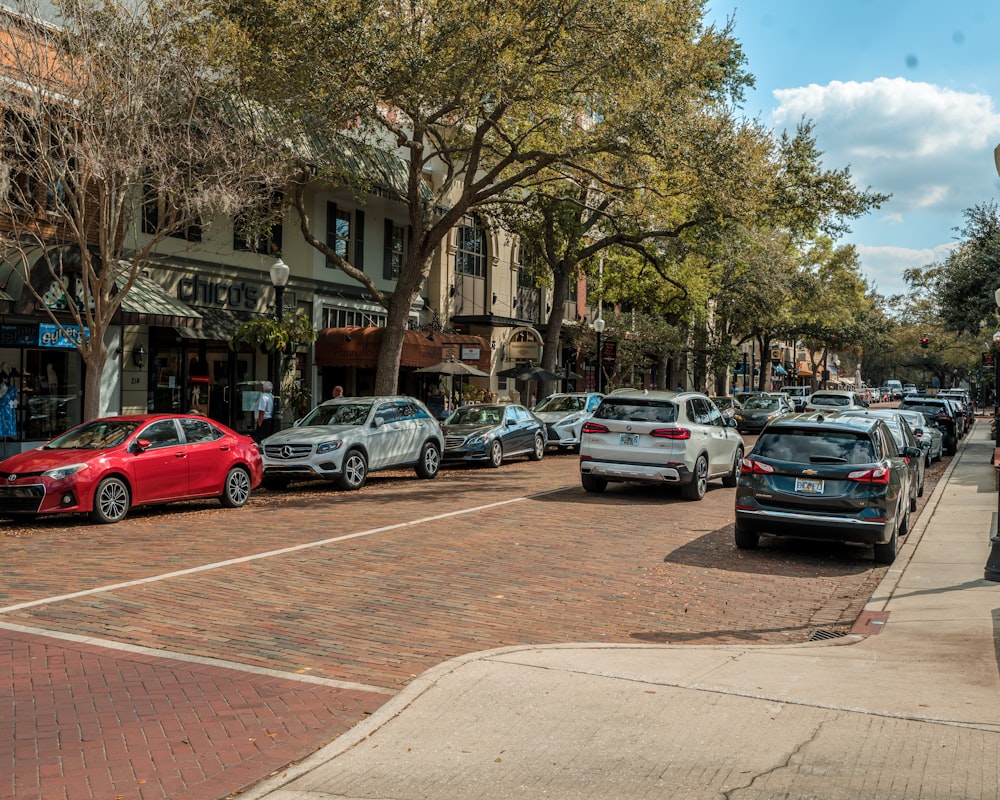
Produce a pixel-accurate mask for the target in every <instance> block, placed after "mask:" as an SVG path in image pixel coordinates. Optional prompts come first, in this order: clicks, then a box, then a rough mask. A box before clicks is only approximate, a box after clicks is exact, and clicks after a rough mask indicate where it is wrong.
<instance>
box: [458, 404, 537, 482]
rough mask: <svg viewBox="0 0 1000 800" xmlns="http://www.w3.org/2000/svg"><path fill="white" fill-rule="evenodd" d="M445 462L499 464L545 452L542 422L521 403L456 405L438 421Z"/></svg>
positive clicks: (535, 456) (496, 465) (535, 457)
mask: <svg viewBox="0 0 1000 800" xmlns="http://www.w3.org/2000/svg"><path fill="white" fill-rule="evenodd" d="M441 430H443V431H444V460H445V461H484V462H486V463H488V464H489V465H490V466H491V467H499V466H500V465H501V464H502V463H503V461H504V459H505V458H510V457H511V456H517V455H527V456H528V458H530V459H531V460H532V461H541V460H542V456H543V455H545V444H546V433H545V423H544V422H542V421H541V420H540V419H539V418H538V417H536V416H535V415H534V414H532V413H531V412H530V411H528V409H526V408H525V407H524V406H519V405H514V404H511V405H507V404H494V405H468V406H462V407H461V408H456V409H455V410H454V411H452V412H451V414H449V415H448V416H447V417H446V418H445V420H444V422H442V423H441Z"/></svg>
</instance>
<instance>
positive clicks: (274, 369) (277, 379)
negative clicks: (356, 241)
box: [268, 258, 288, 432]
mask: <svg viewBox="0 0 1000 800" xmlns="http://www.w3.org/2000/svg"><path fill="white" fill-rule="evenodd" d="M271 285H272V286H273V287H274V318H275V319H276V320H277V321H278V325H279V326H280V325H281V321H282V320H283V319H284V316H285V287H286V286H287V285H288V264H286V263H285V262H284V261H282V260H281V259H280V258H279V259H278V260H277V261H275V262H274V264H272V265H271ZM270 361H271V364H270V367H269V369H268V374H269V375H270V376H271V383H272V384H273V385H274V411H272V425H273V428H272V431H275V432H276V431H278V430H279V429H280V427H281V405H280V403H281V351H280V350H279V349H275V350H272V351H271V354H270Z"/></svg>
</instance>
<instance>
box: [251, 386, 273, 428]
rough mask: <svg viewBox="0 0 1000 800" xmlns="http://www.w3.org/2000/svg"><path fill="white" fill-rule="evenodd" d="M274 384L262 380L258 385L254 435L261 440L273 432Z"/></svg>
mask: <svg viewBox="0 0 1000 800" xmlns="http://www.w3.org/2000/svg"><path fill="white" fill-rule="evenodd" d="M273 390H274V386H273V384H272V383H271V382H270V381H264V382H263V383H262V384H261V386H260V399H259V400H258V401H257V430H256V434H257V435H256V436H255V437H254V438H255V439H256V440H257V441H258V442H260V441H263V440H264V439H266V438H267V437H268V436H270V435H271V434H272V433H273V432H274V395H273V394H271V392H272V391H273Z"/></svg>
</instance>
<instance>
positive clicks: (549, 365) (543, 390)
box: [537, 261, 601, 400]
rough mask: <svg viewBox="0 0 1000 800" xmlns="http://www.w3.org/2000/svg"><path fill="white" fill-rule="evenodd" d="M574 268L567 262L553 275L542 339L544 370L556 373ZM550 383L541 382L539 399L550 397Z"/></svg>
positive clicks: (599, 355)
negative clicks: (548, 308)
mask: <svg viewBox="0 0 1000 800" xmlns="http://www.w3.org/2000/svg"><path fill="white" fill-rule="evenodd" d="M574 271H575V270H573V268H572V267H571V266H570V265H568V264H567V263H566V262H565V261H563V262H561V263H560V264H559V267H558V269H556V270H554V271H553V275H552V278H553V280H552V310H551V311H550V312H549V318H548V321H547V322H546V327H545V337H544V338H543V339H542V342H543V345H542V346H543V349H542V364H541V366H542V367H543V368H544V369H547V370H548V371H549V372H555V371H556V366H557V365H558V363H559V337H560V333H561V332H562V323H563V317H564V316H565V308H566V298H568V297H569V279H570V274H571V273H572V272H574ZM600 361H601V354H600V353H598V354H597V363H598V369H600ZM551 386H552V383H551V382H549V381H539V383H538V389H537V392H538V399H539V400H541V399H542V398H543V397H546V396H548V395H549V394H550V393H551V391H552V389H551Z"/></svg>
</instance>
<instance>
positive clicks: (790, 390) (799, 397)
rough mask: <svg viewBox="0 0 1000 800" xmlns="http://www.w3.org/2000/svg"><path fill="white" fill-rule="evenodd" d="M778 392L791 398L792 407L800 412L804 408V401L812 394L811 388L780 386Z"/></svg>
mask: <svg viewBox="0 0 1000 800" xmlns="http://www.w3.org/2000/svg"><path fill="white" fill-rule="evenodd" d="M780 391H782V392H784V393H785V394H787V395H788V396H789V397H790V398H792V406H793V407H794V409H795V410H796V411H802V410H804V409H805V407H806V400H808V399H809V395H811V394H812V387H811V386H782V387H781V389H780Z"/></svg>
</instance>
